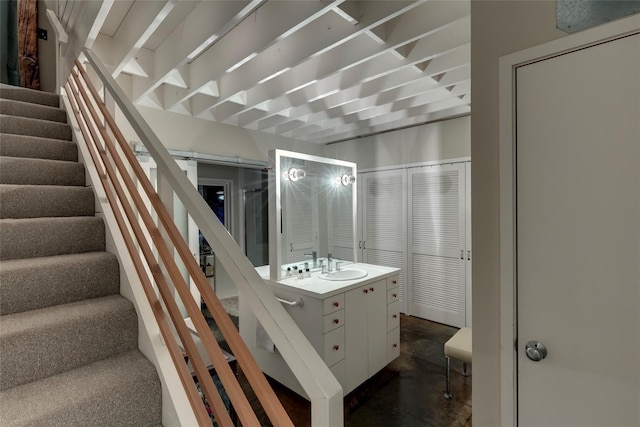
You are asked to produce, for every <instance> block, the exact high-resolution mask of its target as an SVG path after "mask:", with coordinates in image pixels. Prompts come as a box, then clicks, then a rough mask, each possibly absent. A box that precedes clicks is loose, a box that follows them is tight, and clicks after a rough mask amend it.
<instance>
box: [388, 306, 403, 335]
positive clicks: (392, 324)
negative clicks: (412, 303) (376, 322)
mask: <svg viewBox="0 0 640 427" xmlns="http://www.w3.org/2000/svg"><path fill="white" fill-rule="evenodd" d="M399 326H400V300H395V301H394V302H392V303H391V304H389V305H388V306H387V331H391V330H392V329H395V328H398V327H399Z"/></svg>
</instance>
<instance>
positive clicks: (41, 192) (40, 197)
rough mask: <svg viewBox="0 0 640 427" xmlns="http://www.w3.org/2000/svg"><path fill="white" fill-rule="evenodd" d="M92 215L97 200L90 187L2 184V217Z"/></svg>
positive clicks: (0, 198)
mask: <svg viewBox="0 0 640 427" xmlns="http://www.w3.org/2000/svg"><path fill="white" fill-rule="evenodd" d="M92 215H95V200H94V196H93V190H92V189H91V188H89V187H78V186H60V185H10V184H0V218H39V217H51V216H58V217H60V216H92Z"/></svg>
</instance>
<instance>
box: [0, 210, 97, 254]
mask: <svg viewBox="0 0 640 427" xmlns="http://www.w3.org/2000/svg"><path fill="white" fill-rule="evenodd" d="M104 250H105V226H104V221H103V220H102V219H101V218H97V217H69V218H26V219H0V260H9V259H20V258H36V257H46V256H54V255H63V254H75V253H83V252H100V251H104Z"/></svg>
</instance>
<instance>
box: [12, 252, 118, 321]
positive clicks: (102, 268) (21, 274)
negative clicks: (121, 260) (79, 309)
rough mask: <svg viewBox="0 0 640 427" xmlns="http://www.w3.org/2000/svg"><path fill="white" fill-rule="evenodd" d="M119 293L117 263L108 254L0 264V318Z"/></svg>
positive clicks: (93, 253)
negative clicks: (0, 316)
mask: <svg viewBox="0 0 640 427" xmlns="http://www.w3.org/2000/svg"><path fill="white" fill-rule="evenodd" d="M119 292H120V268H119V264H118V260H117V258H116V257H115V255H113V254H111V253H108V252H87V253H81V254H72V255H57V256H51V257H41V258H28V259H15V260H8V261H3V262H2V264H0V315H6V314H14V313H20V312H23V311H28V310H37V309H40V308H45V307H51V306H54V305H59V304H67V303H70V302H75V301H82V300H83V299H90V298H99V297H104V296H108V295H116V294H118V293H119Z"/></svg>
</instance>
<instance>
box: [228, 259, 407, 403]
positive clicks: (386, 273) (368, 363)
mask: <svg viewBox="0 0 640 427" xmlns="http://www.w3.org/2000/svg"><path fill="white" fill-rule="evenodd" d="M340 271H342V272H345V274H344V275H345V276H346V275H348V274H349V273H346V272H350V271H358V272H364V273H366V276H364V277H360V278H357V279H346V280H327V279H326V276H327V275H330V274H331V273H328V274H327V275H325V278H322V276H323V275H322V273H320V272H318V271H316V272H313V273H312V274H311V277H310V278H302V279H298V278H297V277H292V278H285V279H282V280H279V281H271V280H268V271H267V268H264V267H262V268H258V272H259V273H261V275H262V276H263V278H265V279H267V280H265V283H267V284H268V285H269V286H271V288H272V290H273V291H274V293H275V294H276V296H277V297H278V298H280V299H281V300H282V301H283V304H284V305H285V308H286V310H287V311H288V312H289V314H291V317H292V318H293V319H294V321H295V322H296V323H297V325H298V326H299V327H300V329H301V330H302V332H303V333H304V335H305V336H306V337H307V339H308V340H309V342H310V343H311V345H313V347H314V348H315V350H316V351H317V352H318V354H319V355H320V357H322V359H323V360H324V362H325V363H326V364H327V366H328V367H329V369H330V370H331V372H333V375H334V376H335V377H336V379H337V380H338V382H339V383H340V384H341V385H342V388H343V392H344V394H347V393H349V392H350V391H352V390H353V389H355V388H356V387H358V386H359V385H360V384H362V383H363V382H364V381H366V380H367V379H368V378H370V377H371V376H372V375H374V374H375V373H376V372H378V371H379V370H381V369H382V368H384V367H385V366H386V365H387V364H388V363H389V362H391V361H392V360H393V359H395V358H396V357H398V356H399V355H400V301H399V299H398V296H399V293H398V274H399V270H398V269H397V268H391V267H383V266H378V265H371V264H362V263H356V264H349V265H346V266H344V267H343V268H342V269H341V270H340ZM336 273H339V272H334V274H336ZM359 275H360V274H356V276H359ZM288 302H290V303H296V304H298V305H289V304H287V303H288ZM300 302H301V303H302V305H299V304H300ZM240 319H241V320H240V334H241V335H242V338H243V339H244V340H245V342H246V343H247V345H248V346H249V348H250V350H251V352H252V353H253V356H254V357H255V359H256V361H257V362H258V364H259V366H260V368H261V369H262V370H263V372H264V373H265V374H267V375H269V376H270V377H272V378H274V379H276V380H277V381H278V382H280V383H282V384H284V385H285V386H287V387H289V388H290V389H291V390H293V391H295V392H296V393H298V394H300V395H301V396H303V397H305V398H307V396H306V394H305V392H304V390H303V389H302V387H301V386H300V384H299V383H298V381H297V380H296V379H295V377H294V376H293V374H292V373H291V371H290V369H289V368H288V366H287V365H286V364H285V363H284V360H283V359H282V357H281V356H280V355H279V354H278V349H277V348H276V347H275V346H273V344H271V343H270V342H269V341H268V339H267V340H266V341H265V337H264V336H261V331H260V329H261V327H260V326H259V324H257V322H256V320H255V317H253V316H252V315H251V313H250V312H249V310H247V309H246V308H243V304H242V301H241V303H240Z"/></svg>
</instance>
